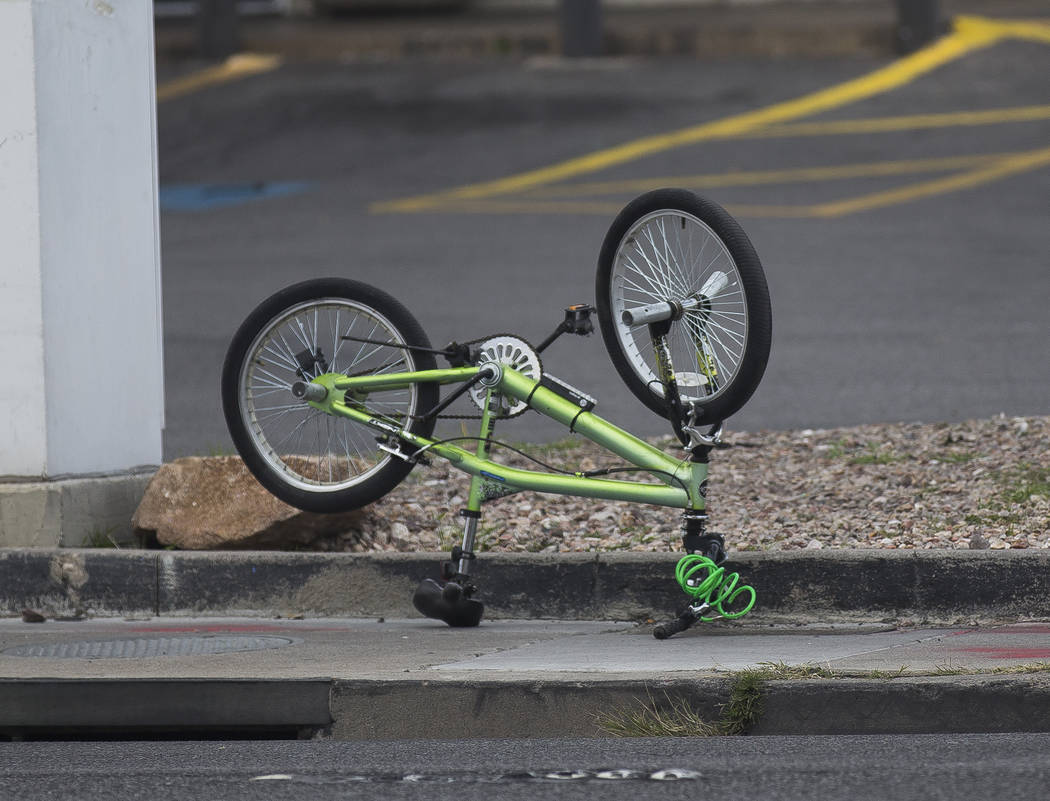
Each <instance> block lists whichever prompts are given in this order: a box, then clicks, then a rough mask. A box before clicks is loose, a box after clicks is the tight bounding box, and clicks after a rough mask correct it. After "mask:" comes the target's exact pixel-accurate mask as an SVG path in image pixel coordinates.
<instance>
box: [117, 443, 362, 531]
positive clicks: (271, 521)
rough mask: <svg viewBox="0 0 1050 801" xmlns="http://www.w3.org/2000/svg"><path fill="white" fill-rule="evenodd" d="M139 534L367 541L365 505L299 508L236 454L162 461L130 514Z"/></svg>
mask: <svg viewBox="0 0 1050 801" xmlns="http://www.w3.org/2000/svg"><path fill="white" fill-rule="evenodd" d="M132 525H133V526H134V527H135V529H136V531H138V532H140V533H146V532H156V537H157V541H158V542H159V543H160V544H161V545H173V546H175V547H177V548H184V549H187V550H207V549H221V548H229V549H234V548H236V549H245V548H292V547H296V546H304V545H310V544H311V543H314V542H315V541H316V540H318V539H321V538H333V537H339V538H340V539H341V540H342V542H343V547H347V548H348V549H353V550H358V548H354V547H353V545H354V540H366V541H367V540H369V539H371V536H370V534H371V532H372V531H373V530H374V527H375V521H373V520H372V514H371V513H369V512H368V511H367V510H361V509H357V510H354V511H350V512H341V513H336V514H326V515H322V514H314V513H311V512H303V511H300V510H299V509H296V508H295V507H293V506H289V505H288V504H286V503H284V502H283V501H279V500H278V499H277V498H275V497H274V496H273V495H271V494H270V493H269V492H267V491H266V490H265V489H263V487H262V486H261V485H260V484H259V482H258V481H256V480H255V477H254V476H253V475H252V474H251V473H249V472H248V469H247V468H246V467H245V466H244V462H242V461H241V459H240V457H237V456H219V457H209V458H201V457H188V458H184V459H177V460H175V461H174V462H170V463H169V464H165V465H163V466H162V467H161V468H160V470H158V471H157V474H156V475H155V476H154V477H153V479H152V480H151V481H150V483H149V484H148V485H147V487H146V492H145V495H144V496H143V498H142V503H140V504H139V507H138V509H137V510H136V511H135V515H134V517H133V518H132Z"/></svg>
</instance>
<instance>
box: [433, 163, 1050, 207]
mask: <svg viewBox="0 0 1050 801" xmlns="http://www.w3.org/2000/svg"><path fill="white" fill-rule="evenodd" d="M1047 165H1050V148H1045V149H1041V150H1032V151H1024V152H1017V153H999V154H992V155H980V156H959V157H954V158H945V159H921V160H916V161H912V162H909V161H900V162H883V163H881V164H879V163H876V164H871V165H849V166H847V170H848V169H852V167H856V168H857V171H858V174H860V173H861V171H862V170H863V169H864V168H870V169H869V170H868V171H867V172H865V173H863V174H866V175H872V176H873V175H891V174H900V173H901V172H905V171H907V172H911V173H914V172H920V171H931V170H943V169H957V168H960V167H962V168H966V167H971V168H972V169H969V170H967V171H965V172H962V173H959V174H956V175H950V176H946V177H944V178H938V179H934V180H931V181H924V182H921V183H917V184H912V185H909V186H905V187H900V188H898V189H891V190H887V191H884V192H874V193H871V194H868V195H862V196H860V197H856V198H849V199H846V200H839V201H834V202H831V203H819V204H812V205H804V204H799V205H750V204H730V205H727V206H726V208H727V209H728V210H729V212H730V213H731V214H736V215H739V216H741V217H790V218H805V217H809V218H814V217H816V218H828V217H842V216H844V215H847V214H854V213H856V212H860V211H869V210H871V209H876V208H880V207H883V206H890V205H896V204H900V203H907V202H909V201H912V200H918V199H920V198H924V197H931V196H934V195H942V194H946V193H948V192H957V191H959V190H962V189H972V188H974V187H977V186H980V185H981V184H985V183H989V182H991V181H995V180H999V179H1001V178H1006V177H1008V176H1010V175H1015V174H1017V173H1022V172H1028V171H1030V170H1034V169H1038V168H1040V167H1044V166H1047ZM883 168H885V171H882V170H883ZM906 168H908V169H906ZM814 169H815V171H816V172H818V173H819V172H824V176H823V178H821V177H816V178H812V180H830V179H833V178H839V177H856V176H854V175H846V174H845V172H846V170H843V174H842V175H841V176H840V175H837V174H834V172H835V171H836V170H840V169H842V168H835V167H829V168H814ZM810 172H811V170H809V169H802V170H783V171H776V172H775V173H765V175H767V176H768V175H772V176H773V177H774V178H775V179H776V180H775V181H769V183H775V182H779V181H780V179H784V180H787V179H788V178H789V177H792V176H791V175H789V174H793V177H794V178H795V179H796V180H800V181H801V180H803V179H804V178H803V175H804V174H806V173H810ZM727 176H731V177H734V178H735V177H737V176H745V177H747V178H750V177H751V176H754V177H755V178H756V179H757V178H758V177H760V176H763V173H760V172H755V173H727ZM694 177H705V176H694ZM711 177H712V178H715V179H718V178H721V177H723V176H711ZM659 180H661V181H664V180H665V179H659ZM667 183H674V184H675V185H688V184H683V183H682V182H680V181H676V180H675V179H667ZM661 185H666V183H664V184H661ZM693 185H695V184H693ZM740 185H743V184H740ZM609 186H611V184H609ZM627 188H639V187H627ZM645 188H651V187H649V186H646V187H645ZM566 189H567V190H568V189H569V187H566ZM622 205H623V204H622V202H607V201H600V200H596V201H588V200H573V199H567V200H557V199H535V200H530V199H528V198H527V197H523V198H522V199H515V198H488V199H481V200H453V201H449V202H448V203H445V204H443V205H442V207H441V210H442V211H445V212H458V213H464V214H598V215H603V216H611V215H615V214H617V213H619V211H620V209H621V207H622Z"/></svg>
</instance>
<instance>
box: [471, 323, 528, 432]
mask: <svg viewBox="0 0 1050 801" xmlns="http://www.w3.org/2000/svg"><path fill="white" fill-rule="evenodd" d="M478 354H479V355H478V364H484V363H485V362H495V363H496V364H499V365H502V366H505V367H510V368H511V369H513V370H517V371H518V372H519V373H521V374H522V375H523V376H525V377H526V378H531V379H532V380H534V381H539V380H540V378H541V377H542V376H543V365H542V364H541V363H540V356H539V354H538V353H536V349H535V348H533V347H532V345H530V344H529V343H528V342H526V341H525V340H524V339H522V338H521V337H517V336H514V335H513V334H497V335H496V336H492V337H489V338H488V339H486V340H485V341H484V342H482V343H481V344H480V345H479V346H478ZM487 393H488V387H486V386H485V385H484V384H475V385H474V387H473V388H472V389H471V390H470V399H471V400H472V401H474V405H475V406H477V407H478V408H479V409H482V410H484V408H485V395H486V394H487ZM499 406H500V407H501V408H502V409H503V412H502V415H501V416H502V417H517V416H518V415H520V414H524V413H525V412H526V411H527V410H528V408H529V404H527V403H526V402H525V401H523V400H518V399H516V398H506V397H503V398H501V402H500V404H499Z"/></svg>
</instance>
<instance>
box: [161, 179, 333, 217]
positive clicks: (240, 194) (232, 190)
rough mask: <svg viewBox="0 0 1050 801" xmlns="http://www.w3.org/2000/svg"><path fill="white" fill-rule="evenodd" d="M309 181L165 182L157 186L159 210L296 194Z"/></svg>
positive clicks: (310, 186) (310, 185)
mask: <svg viewBox="0 0 1050 801" xmlns="http://www.w3.org/2000/svg"><path fill="white" fill-rule="evenodd" d="M313 187H314V184H313V183H312V182H309V181H272V182H271V181H256V182H254V183H244V184H168V185H167V186H162V187H161V188H160V207H161V210H163V211H207V210H208V209H217V208H223V207H225V206H238V205H240V204H242V203H250V202H252V201H253V200H263V199H265V198H272V197H283V196H287V195H298V194H300V193H302V192H307V191H309V190H310V189H313Z"/></svg>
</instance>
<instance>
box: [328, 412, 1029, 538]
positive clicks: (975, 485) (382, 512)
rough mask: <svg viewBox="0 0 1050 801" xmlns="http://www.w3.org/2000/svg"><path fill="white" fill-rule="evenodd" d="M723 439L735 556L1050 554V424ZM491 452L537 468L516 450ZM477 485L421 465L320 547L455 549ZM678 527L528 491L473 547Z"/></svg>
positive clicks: (716, 507) (565, 457) (667, 512)
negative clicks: (892, 551) (353, 526)
mask: <svg viewBox="0 0 1050 801" xmlns="http://www.w3.org/2000/svg"><path fill="white" fill-rule="evenodd" d="M652 441H653V443H654V444H656V445H658V446H659V447H661V448H663V449H665V450H666V451H667V452H668V453H679V454H680V453H681V452H682V451H681V449H680V448H676V445H677V443H676V442H672V441H671V440H669V439H663V440H652ZM725 441H726V445H727V447H725V448H724V449H719V450H716V451H715V452H714V453H713V454H712V455H711V473H710V486H709V491H708V504H709V505H708V509H709V513H710V515H711V524H710V528H711V530H713V531H720V532H722V533H724V534H725V535H726V541H727V545H728V546H729V549H730V550H745V551H747V550H750V551H756V550H757V551H765V550H798V549H803V548H905V549H910V548H973V549H984V548H992V549H1006V548H1050V417H1025V418H1020V417H1013V418H1011V417H1004V416H999V417H994V418H992V419H985V420H972V421H967V422H963V423H950V424H949V423H935V424H922V423H906V424H886V425H864V426H857V427H852V428H836V429H821V430H805V431H758V432H729V433H728V434H727V435H726V437H725ZM527 449H528V450H529V452H530V453H531V454H533V455H534V456H537V457H538V458H540V459H542V460H544V461H545V462H548V463H550V464H554V465H556V466H558V467H562V468H564V469H570V470H589V469H594V468H596V467H604V466H614V465H618V464H620V462H619V460H618V457H616V456H615V455H612V454H608V453H606V452H605V451H602V450H601V449H600V448H598V447H596V446H594V445H593V444H591V443H589V442H588V441H587V440H585V439H583V438H581V437H572V438H570V439H567V440H563V441H561V442H558V443H555V444H553V445H546V446H530V447H528V448H527ZM494 455H495V456H496V457H497V458H498V460H499V461H501V462H504V463H506V464H509V465H512V466H515V467H526V468H532V469H538V468H537V466H536V465H534V464H530V463H529V462H528V461H526V460H525V459H523V458H521V457H520V456H518V455H517V454H514V453H513V452H510V451H506V450H498V451H495V452H494ZM621 477H623V476H617V478H621ZM467 488H468V478H467V477H466V476H465V475H463V474H462V473H459V472H458V471H455V470H453V469H451V468H449V467H448V466H447V465H446V464H444V463H442V462H440V461H439V460H437V461H435V463H434V465H433V466H430V467H418V468H416V470H414V471H413V473H412V474H411V475H410V476H409V478H408V479H407V480H406V481H405V482H404V483H402V484H401V486H399V487H398V488H397V489H396V490H394V491H393V492H392V493H391V494H390V495H388V496H387V497H386V498H384V499H382V500H381V501H379V502H378V503H376V504H374V505H373V506H372V507H370V508H369V509H368V524H367V525H366V526H363V528H362V530H360V531H357V532H353V533H350V532H348V533H347V535H345V536H343V537H341V538H337V539H334V540H328V541H325V542H322V543H317V544H316V546H315V547H317V548H319V549H325V550H353V551H368V550H398V551H427V550H430V551H433V550H448V549H449V548H451V547H452V546H453V545H456V544H458V543H459V539H460V536H461V518H460V517H459V515H458V512H459V510H460V508H462V506H463V505H464V503H465V501H466V497H467ZM679 525H680V516H679V514H678V513H677V512H676V511H674V510H673V509H665V508H661V507H654V506H648V505H642V504H629V503H614V502H608V501H601V500H588V499H580V498H572V497H562V496H557V495H539V494H535V493H524V492H523V493H519V494H515V495H511V496H509V497H506V498H503V499H501V500H499V501H495V502H493V503H489V504H487V505H486V506H485V507H484V510H483V514H482V519H481V523H480V525H479V528H478V545H477V549H478V550H481V551H485V550H490V551H531V552H537V551H543V552H567V551H598V550H600V551H612V550H631V551H666V550H680V548H681V535H680V533H679V530H678V529H679ZM362 531H363V532H365V533H362Z"/></svg>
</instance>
